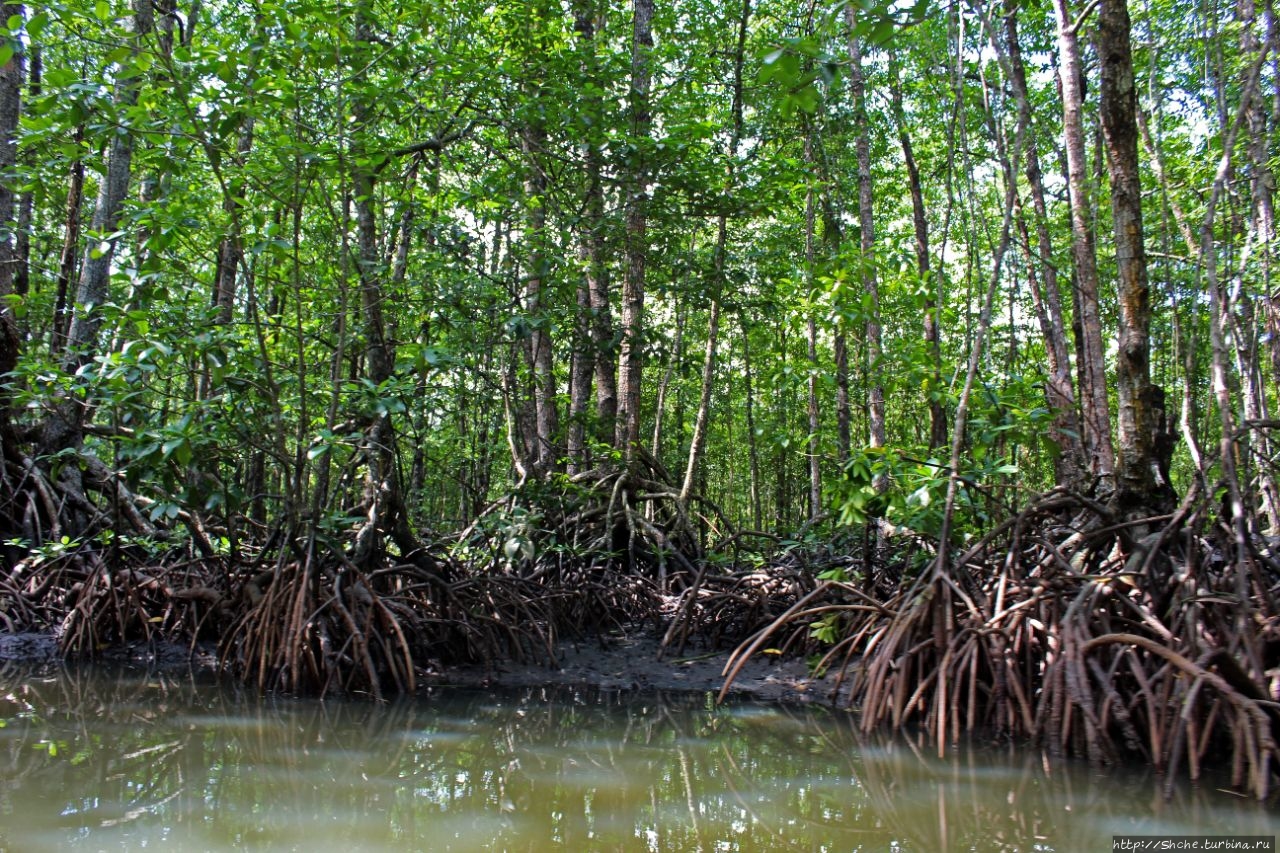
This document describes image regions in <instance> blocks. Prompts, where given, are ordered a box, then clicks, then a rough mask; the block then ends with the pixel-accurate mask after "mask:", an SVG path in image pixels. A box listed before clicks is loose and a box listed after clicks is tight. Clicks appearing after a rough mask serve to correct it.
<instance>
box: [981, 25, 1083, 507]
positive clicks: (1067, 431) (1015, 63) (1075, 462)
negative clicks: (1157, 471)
mask: <svg viewBox="0 0 1280 853" xmlns="http://www.w3.org/2000/svg"><path fill="white" fill-rule="evenodd" d="M1004 26H1005V29H1004V35H1005V38H1004V48H1005V51H1006V52H1007V55H1008V66H1009V67H1008V71H1007V76H1008V79H1009V85H1010V88H1011V89H1012V90H1013V95H1014V99H1015V101H1016V102H1017V105H1018V125H1019V127H1020V128H1021V132H1022V133H1023V134H1024V136H1025V143H1024V149H1025V152H1026V169H1025V174H1026V179H1027V190H1028V192H1029V193H1030V196H1031V205H1032V213H1033V216H1034V223H1035V236H1036V240H1035V244H1034V245H1035V247H1036V250H1037V254H1036V255H1035V256H1034V257H1033V256H1032V251H1031V246H1032V244H1031V241H1030V240H1029V239H1024V244H1025V245H1026V247H1027V254H1028V261H1029V262H1030V263H1031V269H1030V270H1029V275H1028V279H1029V282H1030V285H1031V292H1032V299H1033V301H1034V302H1035V305H1036V315H1037V319H1038V321H1039V324H1040V333H1041V336H1042V337H1043V338H1044V345H1045V353H1046V355H1047V356H1048V368H1049V375H1048V377H1047V379H1048V381H1047V386H1046V388H1045V397H1046V399H1047V402H1048V404H1049V409H1050V411H1052V412H1053V427H1052V430H1051V433H1050V437H1051V439H1052V440H1053V442H1054V443H1055V444H1057V446H1058V448H1059V451H1060V452H1059V454H1058V456H1057V457H1056V458H1055V460H1054V472H1055V477H1054V479H1055V480H1056V481H1057V483H1058V484H1059V485H1063V486H1067V487H1068V488H1079V486H1080V485H1081V484H1082V482H1083V480H1084V479H1085V477H1086V475H1087V474H1088V468H1087V464H1086V460H1085V452H1084V444H1083V442H1082V440H1081V432H1080V421H1079V417H1078V416H1077V412H1076V393H1075V384H1074V383H1073V382H1072V379H1071V351H1070V347H1069V344H1068V342H1067V325H1066V321H1065V319H1064V312H1063V308H1062V291H1061V289H1060V287H1059V284H1058V269H1057V266H1056V265H1055V264H1054V262H1053V241H1052V240H1051V238H1050V236H1049V213H1048V204H1047V203H1046V201H1045V190H1044V179H1043V176H1042V172H1041V168H1040V155H1039V152H1038V149H1037V146H1036V140H1035V136H1034V133H1033V131H1032V124H1031V118H1032V112H1031V99H1030V96H1029V95H1028V90H1027V72H1026V66H1025V64H1024V63H1023V61H1022V46H1021V42H1020V39H1019V37H1018V17H1017V6H1016V4H1015V3H1014V2H1012V0H1007V2H1006V3H1005V15H1004ZM991 43H992V45H993V46H994V47H995V48H996V49H997V51H999V49H1000V44H999V41H998V40H997V38H996V34H995V33H994V32H992V33H991ZM1018 212H1019V217H1018V226H1019V228H1020V229H1021V230H1022V231H1023V233H1024V235H1025V234H1026V232H1027V228H1026V216H1025V213H1024V212H1023V211H1022V210H1021V205H1019V211H1018ZM1027 236H1029V235H1027ZM1037 270H1038V271H1039V272H1040V274H1041V276H1043V287H1042V286H1041V279H1040V277H1038V276H1037V275H1036V274H1035V272H1036V271H1037Z"/></svg>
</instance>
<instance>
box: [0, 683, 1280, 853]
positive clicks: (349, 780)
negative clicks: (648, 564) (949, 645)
mask: <svg viewBox="0 0 1280 853" xmlns="http://www.w3.org/2000/svg"><path fill="white" fill-rule="evenodd" d="M0 723H3V728H0V827H3V828H0V850H14V851H17V850H22V851H28V850H32V851H40V850H60V849H136V848H139V847H142V846H150V847H156V846H162V847H163V848H164V849H166V850H169V849H192V850H210V849H213V850H218V849H245V848H252V849H255V850H260V849H306V850H308V851H323V850H351V849H430V850H487V849H500V850H550V849H564V848H566V847H569V848H575V847H576V848H579V849H583V850H615V849H616V850H645V849H648V850H698V849H702V850H792V849H812V850H821V849H829V850H842V851H848V850H867V851H870V850H890V849H898V850H919V851H946V850H1009V851H1015V850H1017V851H1023V850H1033V849H1036V850H1064V851H1065V850H1071V851H1075V850H1101V849H1110V836H1111V835H1112V834H1113V833H1157V832H1158V833H1190V832H1218V833H1228V832H1230V833H1252V834H1266V835H1271V834H1274V833H1275V832H1276V827H1277V826H1278V825H1280V823H1278V822H1277V821H1276V820H1275V819H1274V818H1272V817H1271V816H1269V815H1268V814H1267V813H1266V812H1265V811H1264V810H1262V809H1261V808H1259V807H1257V806H1255V805H1253V804H1252V803H1251V802H1248V801H1241V800H1238V799H1235V798H1232V797H1230V796H1227V795H1225V794H1222V793H1220V792H1218V791H1217V790H1215V789H1214V788H1213V786H1212V785H1202V786H1199V787H1192V786H1185V787H1182V788H1175V789H1174V792H1173V797H1172V799H1170V800H1168V801H1166V800H1165V799H1163V797H1162V795H1161V793H1160V786H1159V785H1158V784H1157V783H1156V780H1154V779H1153V778H1152V777H1150V776H1147V775H1144V774H1142V773H1121V772H1119V771H1115V770H1112V771H1110V772H1109V773H1107V774H1101V773H1098V772H1095V771H1092V770H1090V769H1089V768H1087V767H1081V766H1079V765H1073V764H1055V765H1053V766H1052V767H1050V765H1048V764H1047V763H1046V762H1045V760H1044V758H1043V757H1042V756H1041V755H1040V754H1039V753H1034V752H1028V751H1016V750H1008V751H1006V750H989V749H988V750H979V749H972V750H963V751H961V752H960V754H959V755H958V757H956V758H953V759H951V760H948V761H939V760H937V759H935V758H931V757H929V756H927V755H926V754H925V753H921V752H917V751H915V750H914V749H913V748H912V747H911V745H910V744H909V743H905V742H903V741H901V740H897V741H890V740H887V739H886V740H879V741H873V742H868V741H867V740H865V739H863V738H860V737H859V736H858V734H857V732H856V730H855V729H854V727H853V726H852V725H851V720H850V718H849V717H848V716H847V715H845V714H842V713H839V712H833V711H828V710H826V709H823V708H816V707H803V708H782V707H775V706H765V705H759V704H750V703H735V704H730V705H727V706H724V707H716V706H715V705H714V703H713V701H712V698H711V697H710V696H704V695H698V694H670V695H663V694H654V693H648V694H635V693H618V692H604V691H587V690H582V689H570V688H554V689H552V688H539V689H529V690H523V691H518V692H488V691H460V690H457V689H449V690H443V689H442V690H437V691H435V692H430V693H427V694H424V695H421V696H419V697H417V698H415V699H414V700H412V701H408V700H405V701H399V702H395V703H392V704H387V705H375V704H372V703H358V702H335V701H329V702H324V703H319V702H314V701H305V700H295V699H289V698H282V697H265V698H264V697H257V696H252V695H248V694H245V693H240V692H237V691H235V690H232V689H228V688H226V687H223V686H218V685H215V684H212V683H209V682H208V681H205V680H201V679H199V678H192V677H178V676H173V675H154V674H152V675H147V674H140V673H138V672H128V671H103V670H97V669H76V670H55V671H52V672H46V673H44V674H32V673H30V672H23V671H19V670H11V671H6V672H0Z"/></svg>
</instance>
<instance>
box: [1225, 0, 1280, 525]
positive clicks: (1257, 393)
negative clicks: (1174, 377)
mask: <svg viewBox="0 0 1280 853" xmlns="http://www.w3.org/2000/svg"><path fill="white" fill-rule="evenodd" d="M1236 8H1237V16H1238V18H1239V20H1240V51H1241V53H1242V54H1243V55H1244V57H1245V59H1246V60H1247V61H1250V62H1253V61H1256V58H1257V57H1258V56H1259V55H1261V53H1262V40H1261V39H1259V38H1258V30H1259V26H1258V11H1257V7H1256V5H1255V3H1254V0H1238V3H1237V7H1236ZM1267 17H1268V18H1269V17H1270V9H1269V8H1268V10H1267ZM1250 79H1252V78H1250ZM1246 85H1247V83H1246ZM1252 85H1253V91H1250V92H1248V93H1247V94H1245V95H1244V96H1243V97H1244V99H1245V100H1246V102H1247V104H1248V108H1247V109H1246V110H1245V112H1244V119H1245V127H1246V136H1245V139H1246V147H1247V149H1248V156H1249V166H1250V181H1249V195H1250V199H1251V201H1252V209H1251V217H1250V218H1251V222H1250V230H1251V234H1250V237H1251V242H1252V244H1253V245H1254V246H1256V249H1255V251H1256V253H1257V256H1258V257H1257V265H1258V270H1259V278H1260V282H1259V286H1260V290H1261V293H1262V294H1264V295H1263V296H1262V298H1261V300H1260V301H1261V302H1262V303H1263V306H1264V310H1263V313H1264V315H1265V317H1266V320H1265V323H1264V326H1265V327H1267V328H1268V331H1269V332H1271V330H1270V326H1271V324H1272V323H1271V321H1272V317H1271V314H1272V312H1271V311H1268V310H1266V306H1267V305H1268V304H1269V303H1271V301H1272V300H1271V299H1270V298H1269V295H1270V294H1271V292H1272V287H1273V285H1272V275H1271V272H1272V270H1271V262H1272V257H1271V256H1272V252H1273V251H1274V249H1275V247H1274V243H1275V208H1274V199H1273V193H1274V190H1275V175H1274V173H1273V172H1272V171H1271V165H1270V154H1269V151H1270V145H1269V144H1268V142H1269V140H1268V135H1267V116H1266V114H1265V112H1264V111H1263V100H1262V93H1261V91H1258V85H1257V81H1254V82H1253V84H1252ZM1242 267H1243V262H1242ZM1246 298H1247V296H1246ZM1249 302H1250V309H1249V314H1250V318H1249V324H1248V325H1249V328H1250V329H1256V328H1257V326H1258V324H1257V323H1256V322H1254V319H1253V315H1254V313H1255V312H1256V310H1257V309H1256V308H1254V307H1253V305H1252V300H1249ZM1235 316H1237V319H1238V321H1239V322H1240V324H1241V325H1243V324H1244V320H1243V318H1240V317H1239V316H1238V314H1237V315H1235ZM1244 337H1245V336H1244V335H1242V334H1239V333H1237V334H1236V346H1237V349H1239V347H1240V344H1241V343H1242V341H1243V339H1244ZM1275 337H1276V336H1275V334H1274V332H1272V333H1270V334H1268V335H1267V340H1268V349H1269V354H1270V355H1271V359H1272V363H1273V364H1274V363H1275V361H1276V356H1277V354H1280V341H1277V340H1275ZM1249 338H1250V339H1251V350H1252V351H1251V352H1250V354H1249V359H1248V361H1249V363H1248V370H1247V372H1246V371H1245V365H1241V381H1242V382H1245V381H1247V382H1248V385H1247V386H1246V387H1247V388H1248V389H1249V391H1250V393H1249V394H1248V396H1247V397H1246V400H1245V402H1246V404H1247V407H1246V417H1249V418H1252V419H1258V420H1262V419H1265V418H1267V416H1268V411H1267V402H1268V401H1267V394H1266V383H1265V379H1264V376H1263V371H1262V366H1261V364H1260V363H1259V361H1260V360H1259V353H1258V351H1257V349H1258V340H1257V335H1256V334H1251V335H1249ZM1255 441H1256V442H1257V445H1258V454H1259V456H1260V457H1261V458H1264V459H1268V458H1270V457H1271V455H1272V452H1273V449H1274V443H1273V440H1272V436H1271V435H1270V434H1268V433H1267V432H1262V433H1260V434H1258V435H1257V436H1256V437H1255ZM1258 479H1259V482H1260V486H1261V489H1260V491H1261V493H1262V509H1263V512H1264V514H1265V515H1266V518H1267V528H1268V532H1269V533H1271V534H1272V535H1274V534H1275V533H1277V532H1280V487H1278V486H1277V483H1276V478H1275V476H1274V473H1273V471H1272V469H1271V468H1270V466H1268V465H1261V466H1259V468H1258Z"/></svg>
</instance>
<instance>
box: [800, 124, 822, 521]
mask: <svg viewBox="0 0 1280 853" xmlns="http://www.w3.org/2000/svg"><path fill="white" fill-rule="evenodd" d="M816 132H817V130H816V129H815V128H813V127H812V126H810V127H809V130H808V133H807V134H806V136H805V140H804V159H805V163H806V165H808V166H809V167H810V170H811V171H812V169H813V165H814V153H813V134H815V133H816ZM810 180H812V177H811V178H810ZM815 207H816V203H815V199H814V188H813V186H812V185H810V187H809V189H808V191H807V192H806V193H805V197H804V268H805V289H806V290H807V291H808V292H809V293H812V292H813V286H814V282H813V278H814V266H815V265H816V263H817V251H816V245H815V244H816V235H815V234H814V229H815V227H816V225H817V223H816V210H815ZM807 313H808V316H807V317H806V319H805V331H806V332H807V339H808V344H809V350H808V356H809V378H808V382H807V387H808V406H807V410H808V414H809V438H808V441H806V442H805V448H806V454H805V455H806V457H807V458H808V460H809V506H808V518H809V520H810V521H816V520H817V518H818V515H819V513H821V512H822V460H821V457H820V453H819V444H818V429H819V427H820V426H821V422H820V420H819V419H818V324H817V321H816V319H815V318H814V308H813V306H812V305H810V306H809V308H808V312H807Z"/></svg>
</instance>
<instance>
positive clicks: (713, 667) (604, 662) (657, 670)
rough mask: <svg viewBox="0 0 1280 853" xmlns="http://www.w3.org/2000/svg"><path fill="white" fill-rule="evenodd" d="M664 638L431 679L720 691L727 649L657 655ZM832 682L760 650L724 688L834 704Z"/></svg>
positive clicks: (618, 637) (618, 641)
mask: <svg viewBox="0 0 1280 853" xmlns="http://www.w3.org/2000/svg"><path fill="white" fill-rule="evenodd" d="M661 651H662V648H661V639H660V637H659V636H658V635H657V634H656V633H655V632H653V631H651V630H647V629H646V630H635V631H632V632H628V633H618V634H612V635H610V636H607V637H603V638H599V639H588V640H582V641H578V642H571V643H563V644H561V646H560V647H559V648H558V649H557V653H556V660H555V661H554V663H550V664H546V663H517V662H506V663H499V664H496V665H494V666H491V667H480V666H461V667H449V668H446V669H444V670H442V671H441V672H440V673H438V674H434V675H433V676H432V679H431V681H432V683H433V684H456V685H459V686H466V687H477V686H479V687H484V686H495V687H537V686H541V685H558V686H571V687H596V688H601V689H605V690H662V691H672V690H688V691H691V692H698V693H706V692H709V691H710V692H718V691H719V690H720V688H721V687H722V686H723V685H724V682H725V678H724V675H723V673H724V671H725V666H726V663H727V662H728V660H729V656H730V654H731V652H732V649H706V648H703V647H701V646H699V645H696V644H693V643H691V644H689V645H688V646H687V647H686V648H685V650H684V652H683V654H681V655H672V654H667V655H665V656H661ZM835 689H836V680H835V678H834V676H832V675H830V674H828V675H827V676H825V677H823V678H815V677H813V675H812V674H811V673H810V672H809V667H808V665H807V664H806V662H805V661H804V660H802V659H798V658H794V657H788V658H781V659H780V658H777V657H774V656H770V655H765V654H758V655H755V656H754V657H753V658H751V659H750V660H749V661H747V663H746V665H745V666H743V667H742V669H741V670H740V671H739V673H738V675H737V677H736V678H735V679H734V681H733V683H732V684H731V685H730V688H729V693H730V694H732V695H734V696H745V697H751V698H756V699H760V700H766V701H774V702H821V703H830V702H832V701H834V698H835V697H834V695H833V694H834V691H835Z"/></svg>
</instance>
